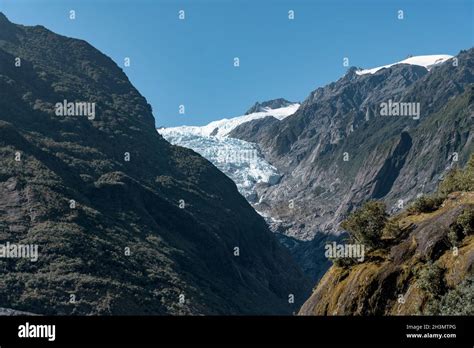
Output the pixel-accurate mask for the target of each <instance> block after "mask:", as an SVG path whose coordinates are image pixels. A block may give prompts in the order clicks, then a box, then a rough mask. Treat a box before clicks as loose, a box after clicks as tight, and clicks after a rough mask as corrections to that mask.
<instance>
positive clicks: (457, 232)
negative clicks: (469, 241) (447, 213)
mask: <svg viewBox="0 0 474 348" xmlns="http://www.w3.org/2000/svg"><path fill="white" fill-rule="evenodd" d="M472 233H474V210H473V209H465V210H464V211H463V212H462V213H461V214H459V216H458V217H457V219H456V222H455V223H453V224H452V225H451V228H450V229H449V232H448V238H449V241H450V242H451V244H452V245H453V246H456V245H457V243H458V242H459V241H460V240H462V239H463V238H464V237H465V236H467V235H470V234H472Z"/></svg>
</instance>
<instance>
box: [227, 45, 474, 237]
mask: <svg viewBox="0 0 474 348" xmlns="http://www.w3.org/2000/svg"><path fill="white" fill-rule="evenodd" d="M457 58H458V62H459V64H458V65H457V66H455V64H453V61H452V60H448V61H447V62H445V63H444V64H442V65H440V66H438V67H435V68H433V69H432V70H431V71H429V72H428V71H427V70H426V69H425V68H423V67H420V66H413V65H405V64H400V65H395V66H392V67H390V68H387V69H381V70H379V71H378V72H376V73H375V74H367V75H361V76H359V75H357V74H356V73H355V69H354V68H351V69H350V70H349V71H348V72H347V74H346V75H345V76H344V77H343V78H341V79H340V80H338V81H337V82H334V83H331V84H329V85H327V86H325V87H322V88H318V89H317V90H315V91H314V92H312V93H311V94H310V95H309V96H308V98H307V99H306V100H305V101H304V102H303V103H302V105H301V106H300V108H299V109H298V111H297V112H296V113H295V114H294V115H292V116H289V117H287V118H285V119H283V120H281V121H278V120H265V119H262V120H258V121H255V122H249V123H247V124H243V125H241V126H240V127H238V128H236V129H235V130H234V131H233V132H232V133H231V136H233V137H236V138H240V139H243V140H246V141H250V142H255V143H257V144H259V145H260V147H261V149H262V150H263V153H264V154H265V157H266V159H267V160H268V161H269V162H270V163H271V164H272V165H274V166H276V167H277V168H278V170H279V172H280V173H282V174H283V178H282V179H281V181H280V182H279V184H278V185H275V186H270V187H260V188H259V189H258V190H257V191H258V192H257V195H258V201H259V205H258V206H256V208H257V209H258V210H261V211H263V212H264V213H265V214H266V215H269V216H272V217H273V218H274V219H275V220H276V221H278V223H277V224H275V226H273V227H274V229H275V230H278V231H279V232H282V233H285V234H286V235H289V236H292V237H295V238H297V239H300V240H310V239H312V238H313V237H314V236H315V234H316V233H318V232H321V231H323V232H330V233H333V232H336V231H337V230H338V224H339V222H340V221H341V219H342V218H343V217H344V216H345V215H346V214H347V213H348V212H350V211H351V210H353V209H354V208H355V207H357V206H359V205H360V204H361V203H362V202H364V201H366V200H369V199H382V200H384V201H386V202H387V203H388V205H389V206H390V208H391V209H392V211H396V210H399V209H401V208H399V207H398V205H399V200H402V201H403V202H402V204H403V205H406V204H407V202H409V201H410V200H411V199H413V198H414V197H415V196H416V195H418V194H420V193H423V192H430V191H433V189H434V188H435V187H436V185H437V182H438V180H439V179H440V178H441V177H442V176H443V175H444V174H445V173H446V171H447V169H449V168H450V167H451V165H452V162H453V161H452V159H453V156H456V158H457V161H458V162H457V164H459V165H463V164H464V163H465V162H466V160H467V158H468V157H469V154H470V153H472V152H473V150H474V143H473V141H472V139H473V132H472V130H473V129H474V119H473V115H474V113H473V110H474V109H473V105H472V98H473V92H472V86H473V84H474V49H470V50H468V51H462V52H461V53H460V54H459V55H458V57H457ZM389 100H392V101H398V102H413V103H419V107H420V115H419V119H417V117H416V116H414V117H409V116H398V117H397V116H380V109H381V107H380V105H381V103H388V102H389ZM454 154H456V155H454ZM290 201H292V202H294V204H292V205H291V207H293V208H291V207H290V204H289V202H290Z"/></svg>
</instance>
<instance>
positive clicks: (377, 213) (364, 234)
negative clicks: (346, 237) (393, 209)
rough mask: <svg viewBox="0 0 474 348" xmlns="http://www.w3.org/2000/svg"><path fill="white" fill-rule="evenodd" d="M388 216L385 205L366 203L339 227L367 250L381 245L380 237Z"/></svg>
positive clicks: (374, 202)
mask: <svg viewBox="0 0 474 348" xmlns="http://www.w3.org/2000/svg"><path fill="white" fill-rule="evenodd" d="M387 217H388V214H387V213H386V212H385V204H384V203H382V202H377V201H370V202H367V203H366V204H365V205H364V206H362V208H360V209H358V210H356V211H355V212H353V213H351V214H350V215H349V216H348V217H347V219H346V220H345V221H343V222H342V223H341V227H342V228H344V229H345V230H347V231H348V232H349V234H350V236H351V238H353V239H355V240H356V241H357V242H359V243H363V244H365V245H366V246H368V247H369V248H376V247H380V246H381V245H382V242H381V236H382V232H383V229H384V227H385V224H386V223H387Z"/></svg>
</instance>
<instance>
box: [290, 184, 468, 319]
mask: <svg viewBox="0 0 474 348" xmlns="http://www.w3.org/2000/svg"><path fill="white" fill-rule="evenodd" d="M466 211H470V212H471V214H473V215H471V216H474V192H464V193H463V192H457V193H453V194H451V195H450V196H449V198H448V199H447V200H446V201H445V202H444V204H443V206H442V207H441V208H440V209H438V210H436V211H434V212H431V213H422V214H414V215H412V214H409V213H407V212H404V213H402V214H401V215H400V216H399V217H396V218H395V219H396V220H397V222H398V224H399V226H400V227H401V231H400V236H399V237H397V238H395V239H392V240H390V239H388V240H386V241H385V242H386V243H387V244H388V245H387V247H386V248H382V249H375V250H372V251H370V252H369V253H368V255H367V256H366V260H365V261H364V262H362V263H357V262H356V263H355V264H353V265H351V266H349V267H338V266H335V265H333V266H332V267H331V268H330V269H329V271H328V272H327V273H326V274H325V275H324V277H323V278H322V279H321V281H320V283H319V284H318V285H317V287H316V288H315V290H314V292H313V295H312V296H311V297H310V298H309V299H308V300H307V301H306V302H305V304H304V305H303V306H302V308H301V309H300V311H299V314H300V315H414V314H468V315H472V314H474V308H473V307H472V294H473V293H472V289H473V286H474V235H473V234H472V231H471V232H470V233H469V234H468V235H466V236H464V238H462V239H461V240H460V241H459V243H457V245H456V247H453V245H452V241H451V240H450V236H449V233H450V230H451V228H452V226H453V225H454V224H455V223H456V221H457V219H458V218H459V216H460V215H461V214H462V213H465V212H466ZM472 223H474V220H473V221H471V224H472ZM473 226H474V225H473ZM469 293H470V295H469ZM448 301H450V302H448ZM447 303H449V305H446V304H447Z"/></svg>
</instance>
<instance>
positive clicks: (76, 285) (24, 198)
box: [0, 14, 308, 314]
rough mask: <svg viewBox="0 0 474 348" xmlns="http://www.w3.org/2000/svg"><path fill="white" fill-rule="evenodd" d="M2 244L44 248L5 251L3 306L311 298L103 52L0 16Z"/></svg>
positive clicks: (138, 306)
mask: <svg viewBox="0 0 474 348" xmlns="http://www.w3.org/2000/svg"><path fill="white" fill-rule="evenodd" d="M18 63H19V64H18ZM162 88H166V86H162ZM63 101H67V102H72V103H78V102H80V103H89V104H88V105H92V103H95V104H94V105H95V114H94V117H84V116H83V115H82V116H80V115H74V116H57V106H56V104H57V103H63ZM76 110H77V109H76ZM89 116H91V114H89ZM7 242H9V243H22V244H34V245H38V247H39V257H38V261H36V262H31V261H30V260H27V259H11V258H10V259H6V258H0V275H1V276H0V306H2V307H7V308H13V309H15V310H23V311H29V312H33V313H37V314H277V313H279V314H285V313H292V312H294V311H295V310H297V308H298V304H299V303H301V302H302V301H304V299H305V297H306V296H307V290H308V283H307V281H306V279H305V277H304V276H303V274H302V273H301V271H300V270H299V269H298V267H297V266H296V265H295V264H294V262H293V261H292V259H291V257H290V256H289V254H288V252H287V251H285V250H284V248H282V247H281V246H280V245H279V243H278V242H277V241H276V239H275V238H274V236H273V235H272V233H271V232H270V231H269V230H268V228H267V226H266V224H265V222H264V220H263V219H262V218H261V217H260V216H259V215H258V214H257V213H256V212H255V211H254V210H253V209H252V208H251V206H250V205H249V204H248V203H247V201H246V200H245V199H244V198H243V197H242V196H241V195H240V194H239V193H238V191H237V189H236V186H235V184H234V183H233V182H232V181H231V180H230V179H229V178H228V177H227V176H225V175H224V174H222V173H221V172H220V171H218V170H217V169H216V168H215V167H214V166H213V165H212V164H210V163H209V162H208V161H207V160H205V159H204V158H202V157H201V156H199V155H198V154H196V153H195V152H193V151H191V150H189V149H184V148H181V147H177V146H172V145H170V144H169V143H168V142H167V141H165V140H164V139H163V138H162V137H161V136H160V135H159V134H158V133H157V132H156V130H155V128H154V119H153V115H152V110H151V107H150V105H149V104H148V103H147V102H146V100H145V99H144V98H143V97H142V96H141V95H140V94H139V92H138V91H137V90H136V89H135V88H134V87H133V86H132V85H131V83H130V82H129V80H128V79H127V77H126V75H125V74H124V72H123V71H122V70H121V69H120V68H119V67H118V66H117V65H116V64H115V63H114V62H113V61H112V60H111V59H109V58H108V57H107V56H105V55H103V54H101V53H100V52H99V51H98V50H96V49H95V48H93V47H92V46H90V45H89V44H88V43H86V42H84V41H81V40H76V39H70V38H66V37H62V36H60V35H57V34H55V33H52V32H51V31H49V30H47V29H46V28H44V27H41V26H35V27H25V26H20V25H14V24H12V23H10V22H9V21H8V20H7V18H6V17H5V16H4V15H3V14H0V244H5V243H7ZM291 294H293V295H294V297H295V302H294V303H293V302H292V301H288V298H289V297H290V295H291Z"/></svg>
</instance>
